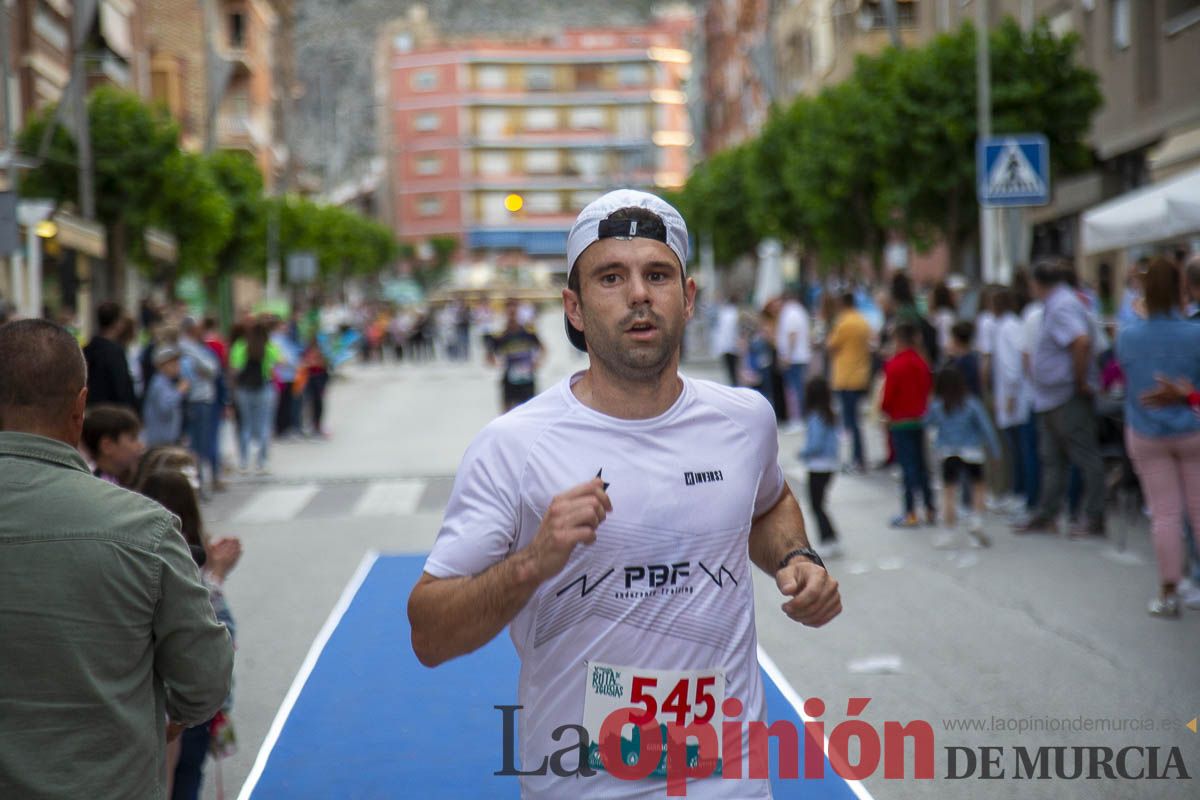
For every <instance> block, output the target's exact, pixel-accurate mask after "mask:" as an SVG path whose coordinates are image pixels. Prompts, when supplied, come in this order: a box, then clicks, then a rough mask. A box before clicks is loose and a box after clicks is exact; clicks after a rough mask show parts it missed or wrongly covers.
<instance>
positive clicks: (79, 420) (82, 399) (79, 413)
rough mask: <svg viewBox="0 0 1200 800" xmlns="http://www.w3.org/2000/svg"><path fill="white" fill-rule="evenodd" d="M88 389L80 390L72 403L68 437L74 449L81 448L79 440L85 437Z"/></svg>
mask: <svg viewBox="0 0 1200 800" xmlns="http://www.w3.org/2000/svg"><path fill="white" fill-rule="evenodd" d="M87 395H88V390H87V387H86V386H85V387H83V388H82V389H80V390H79V394H78V395H76V396H75V399H74V400H72V401H71V414H70V419H69V420H68V425H69V429H68V431H67V435H68V437H69V443H70V444H71V446H73V447H79V438H80V437H81V436H82V435H83V415H84V414H85V413H86V412H87Z"/></svg>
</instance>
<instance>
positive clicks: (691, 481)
mask: <svg viewBox="0 0 1200 800" xmlns="http://www.w3.org/2000/svg"><path fill="white" fill-rule="evenodd" d="M723 480H725V476H724V475H722V474H721V470H719V469H714V470H708V471H706V472H685V473H683V482H684V483H686V484H687V485H688V486H695V485H696V484H697V483H713V482H714V481H723Z"/></svg>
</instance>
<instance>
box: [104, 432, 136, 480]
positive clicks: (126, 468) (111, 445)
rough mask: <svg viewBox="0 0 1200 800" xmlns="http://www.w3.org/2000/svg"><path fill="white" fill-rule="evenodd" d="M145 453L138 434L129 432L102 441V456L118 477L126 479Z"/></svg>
mask: <svg viewBox="0 0 1200 800" xmlns="http://www.w3.org/2000/svg"><path fill="white" fill-rule="evenodd" d="M145 451H146V447H145V445H143V444H142V442H141V440H140V439H138V437H137V434H136V433H131V432H129V431H126V432H125V433H122V434H121V435H120V436H118V437H117V438H115V439H111V438H104V439H101V440H100V454H101V456H102V457H103V458H104V461H105V463H106V464H107V465H108V467H109V468H110V469H111V470H112V472H113V474H114V475H116V476H117V477H124V476H125V475H127V474H128V473H129V472H130V471H131V470H132V469H133V468H134V467H136V466H137V463H138V461H139V460H141V458H142V453H144V452H145Z"/></svg>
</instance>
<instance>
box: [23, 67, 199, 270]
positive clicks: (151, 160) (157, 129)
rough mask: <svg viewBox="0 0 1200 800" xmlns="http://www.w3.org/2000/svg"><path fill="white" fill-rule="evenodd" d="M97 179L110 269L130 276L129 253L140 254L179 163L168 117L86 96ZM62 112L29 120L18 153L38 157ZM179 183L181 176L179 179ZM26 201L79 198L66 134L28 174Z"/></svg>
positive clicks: (100, 95) (127, 97) (132, 100)
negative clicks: (28, 198) (49, 127)
mask: <svg viewBox="0 0 1200 800" xmlns="http://www.w3.org/2000/svg"><path fill="white" fill-rule="evenodd" d="M87 106H88V124H89V126H90V130H91V139H92V154H93V163H94V172H95V196H96V216H97V218H98V221H99V222H100V224H101V225H103V226H104V230H105V237H106V240H107V242H106V244H107V249H108V262H109V264H110V265H111V267H112V268H113V269H114V270H120V269H122V268H124V266H125V262H126V260H127V258H128V256H129V254H130V253H131V252H134V253H137V252H139V251H140V249H141V243H142V240H143V233H144V232H145V229H146V226H147V225H149V224H151V223H152V221H154V220H155V218H156V209H157V208H158V206H159V200H160V197H161V195H162V192H163V189H164V187H165V185H166V181H167V180H168V178H169V177H171V176H172V175H171V174H170V173H169V172H168V170H169V169H171V168H173V167H180V168H182V165H180V164H179V163H178V162H175V163H173V164H169V163H168V162H169V161H170V159H171V157H172V156H173V155H175V154H177V153H178V149H179V145H178V142H179V130H178V127H177V126H176V125H175V123H174V122H173V121H172V120H171V118H170V116H169V115H168V114H167V112H166V110H165V109H160V108H152V107H150V106H148V105H146V104H145V103H144V102H142V100H141V99H140V98H139V97H138V96H137V95H135V94H133V93H132V92H127V91H125V90H123V89H117V88H115V87H112V86H101V87H99V88H97V89H96V90H95V91H93V92H92V93H91V94H90V95H89V96H88V103H87ZM56 111H57V106H48V107H46V108H45V109H43V111H42V112H41V113H39V114H37V115H35V116H34V117H33V118H32V119H30V121H29V123H28V124H27V125H26V126H25V128H24V130H22V131H21V134H20V136H19V138H18V140H17V143H18V147H20V149H21V150H22V151H23V152H25V153H29V154H33V153H37V152H38V149H39V146H40V143H41V141H42V138H43V134H44V133H45V130H46V126H47V125H48V124H50V121H51V120H52V119H53V116H54V114H55V113H56ZM175 176H176V177H177V176H178V172H176V173H175ZM20 191H21V194H23V195H25V196H36V197H47V198H50V199H53V200H55V201H57V202H59V203H65V202H72V203H73V202H75V201H76V198H77V197H78V158H77V154H76V145H75V142H74V140H73V139H72V138H71V136H70V134H69V133H68V132H67V131H65V130H64V129H62V128H61V127H60V128H58V129H56V131H55V133H54V135H53V136H52V137H51V140H50V146H49V147H48V149H47V152H46V154H45V158H44V159H43V161H42V163H41V164H40V165H39V166H38V167H36V168H35V169H32V170H30V171H28V172H26V173H25V174H24V176H23V177H22V180H21V184H20Z"/></svg>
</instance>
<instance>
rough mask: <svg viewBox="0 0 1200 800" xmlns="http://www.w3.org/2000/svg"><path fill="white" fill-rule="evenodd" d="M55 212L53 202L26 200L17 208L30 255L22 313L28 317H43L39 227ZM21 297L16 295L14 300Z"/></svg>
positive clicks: (18, 218) (26, 248)
mask: <svg viewBox="0 0 1200 800" xmlns="http://www.w3.org/2000/svg"><path fill="white" fill-rule="evenodd" d="M53 211H54V202H53V201H51V200H25V201H23V202H22V203H20V204H19V205H18V206H17V220H18V221H19V222H20V223H21V224H22V225H24V226H25V250H26V251H27V252H28V254H29V270H28V273H29V274H28V277H29V280H28V281H27V282H26V283H27V285H26V286H25V292H24V294H25V302H24V304H22V307H21V313H22V314H23V315H25V316H27V317H33V318H37V317H40V316H41V315H42V243H41V242H40V241H38V225H39V224H40V223H42V222H44V221H46V220H47V219H49V218H50V214H51V212H53ZM14 276H15V272H14ZM20 297H21V296H20V295H16V296H15V298H14V299H18V300H19V299H20Z"/></svg>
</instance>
